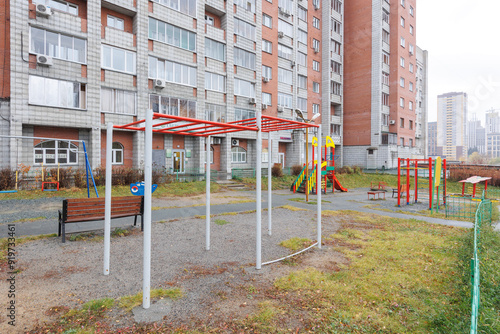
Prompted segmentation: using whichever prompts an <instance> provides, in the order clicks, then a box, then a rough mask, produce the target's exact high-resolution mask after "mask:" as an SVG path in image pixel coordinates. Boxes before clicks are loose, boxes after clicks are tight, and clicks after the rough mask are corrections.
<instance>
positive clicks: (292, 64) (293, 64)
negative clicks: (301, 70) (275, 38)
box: [290, 60, 295, 68]
mask: <svg viewBox="0 0 500 334" xmlns="http://www.w3.org/2000/svg"><path fill="white" fill-rule="evenodd" d="M290 66H291V67H292V68H293V67H295V61H293V60H292V61H291V62H290Z"/></svg>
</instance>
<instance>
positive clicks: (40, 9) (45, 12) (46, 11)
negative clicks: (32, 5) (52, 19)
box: [36, 3, 52, 16]
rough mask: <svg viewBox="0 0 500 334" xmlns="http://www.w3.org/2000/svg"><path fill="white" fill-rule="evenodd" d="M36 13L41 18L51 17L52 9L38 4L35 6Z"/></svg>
mask: <svg viewBox="0 0 500 334" xmlns="http://www.w3.org/2000/svg"><path fill="white" fill-rule="evenodd" d="M36 13H37V14H38V15H41V16H50V15H52V9H50V7H47V6H45V5H44V4H41V3H39V4H38V5H36Z"/></svg>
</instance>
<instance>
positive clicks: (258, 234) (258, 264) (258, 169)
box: [255, 108, 262, 269]
mask: <svg viewBox="0 0 500 334" xmlns="http://www.w3.org/2000/svg"><path fill="white" fill-rule="evenodd" d="M259 109H260V108H259ZM256 116H257V128H258V129H259V131H257V143H256V144H257V159H256V160H257V164H256V166H255V168H256V173H255V176H256V178H257V180H256V185H255V186H256V188H257V189H256V190H257V195H256V199H255V200H256V204H257V208H256V209H257V212H256V214H255V216H256V222H255V223H256V231H255V233H256V241H257V244H256V248H257V252H256V253H257V254H256V261H255V268H256V269H260V268H261V266H262V235H261V234H262V231H261V230H262V189H261V187H262V184H261V183H262V180H261V177H262V175H261V174H262V170H261V167H262V129H261V125H262V119H261V116H262V111H260V110H257V115H256Z"/></svg>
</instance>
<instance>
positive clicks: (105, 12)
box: [101, 7, 133, 34]
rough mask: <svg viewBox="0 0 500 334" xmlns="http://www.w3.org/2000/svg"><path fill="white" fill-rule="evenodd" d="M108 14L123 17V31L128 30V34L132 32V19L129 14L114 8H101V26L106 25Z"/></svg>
mask: <svg viewBox="0 0 500 334" xmlns="http://www.w3.org/2000/svg"><path fill="white" fill-rule="evenodd" d="M108 15H111V16H114V17H118V18H120V19H123V23H124V31H125V32H128V33H130V34H133V20H132V18H131V17H130V16H128V15H125V14H122V13H118V12H116V11H114V10H111V9H108V8H104V7H103V8H102V12H101V26H102V27H103V28H104V27H107V26H108Z"/></svg>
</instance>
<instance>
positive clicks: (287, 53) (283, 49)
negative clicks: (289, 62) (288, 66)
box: [278, 44, 293, 59]
mask: <svg viewBox="0 0 500 334" xmlns="http://www.w3.org/2000/svg"><path fill="white" fill-rule="evenodd" d="M292 52H293V50H292V48H289V47H288V46H285V45H283V44H278V57H281V58H285V59H292Z"/></svg>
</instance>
